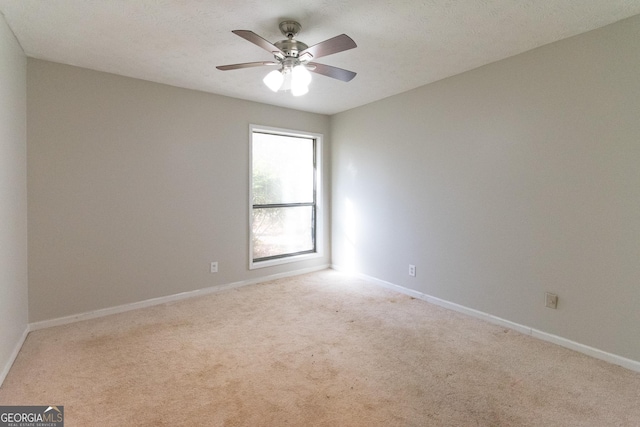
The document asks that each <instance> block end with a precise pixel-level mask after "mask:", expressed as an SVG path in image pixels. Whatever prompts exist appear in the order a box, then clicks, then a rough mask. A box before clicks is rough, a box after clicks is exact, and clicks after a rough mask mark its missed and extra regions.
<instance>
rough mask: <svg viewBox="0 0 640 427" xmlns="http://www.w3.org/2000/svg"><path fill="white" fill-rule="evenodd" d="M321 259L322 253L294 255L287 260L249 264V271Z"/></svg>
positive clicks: (271, 260)
mask: <svg viewBox="0 0 640 427" xmlns="http://www.w3.org/2000/svg"><path fill="white" fill-rule="evenodd" d="M321 257H322V254H321V253H318V252H315V253H312V254H303V255H294V256H290V257H286V258H278V259H270V260H267V261H257V262H253V261H251V262H250V263H249V270H256V269H258V268H264V267H273V266H275V265H282V264H288V263H290V262H299V261H306V260H309V259H316V258H321Z"/></svg>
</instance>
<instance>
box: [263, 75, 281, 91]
mask: <svg viewBox="0 0 640 427" xmlns="http://www.w3.org/2000/svg"><path fill="white" fill-rule="evenodd" d="M262 81H263V82H264V84H265V85H267V87H268V88H269V89H271V90H272V91H274V92H277V91H278V90H279V89H280V87H281V86H282V82H283V81H284V76H283V75H282V73H281V72H280V70H273V71H271V72H270V73H269V74H267V75H266V76H265V77H264V79H263V80H262Z"/></svg>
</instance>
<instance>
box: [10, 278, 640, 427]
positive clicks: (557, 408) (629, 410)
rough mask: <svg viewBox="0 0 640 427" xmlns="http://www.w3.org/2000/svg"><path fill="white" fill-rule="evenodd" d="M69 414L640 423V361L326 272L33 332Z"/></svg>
mask: <svg viewBox="0 0 640 427" xmlns="http://www.w3.org/2000/svg"><path fill="white" fill-rule="evenodd" d="M8 404H20V405H53V404H56V405H64V412H65V418H66V420H65V421H66V423H65V425H66V426H67V427H71V426H183V425H185V426H186V425H189V426H440V425H444V426H639V425H640V374H638V373H635V372H632V371H629V370H625V369H623V368H621V367H618V366H615V365H611V364H608V363H605V362H602V361H599V360H596V359H592V358H589V357H587V356H584V355H581V354H579V353H576V352H573V351H570V350H567V349H564V348H561V347H558V346H555V345H553V344H549V343H546V342H543V341H539V340H536V339H533V338H531V337H528V336H525V335H522V334H519V333H517V332H514V331H511V330H507V329H504V328H501V327H498V326H495V325H491V324H488V323H485V322H483V321H480V320H477V319H472V318H469V317H466V316H464V315H461V314H459V313H456V312H451V311H448V310H445V309H442V308H440V307H437V306H433V305H430V304H428V303H426V302H424V301H421V300H417V299H413V298H411V297H408V296H405V295H402V294H398V293H394V292H392V291H389V290H386V289H382V288H379V287H377V286H376V285H373V284H370V283H367V282H365V281H363V280H360V279H353V278H350V277H347V276H345V275H342V274H340V273H338V272H335V271H331V270H326V271H322V272H318V273H313V274H308V275H304V276H298V277H293V278H288V279H282V280H277V281H272V282H268V283H264V284H259V285H253V286H247V287H244V288H240V289H235V290H228V291H224V292H221V293H218V294H214V295H210V296H207V297H202V298H198V299H190V300H185V301H181V302H177V303H171V304H165V305H161V306H156V307H152V308H147V309H142V310H136V311H132V312H128V313H123V314H118V315H113V316H109V317H104V318H101V319H95V320H89V321H84V322H79V323H75V324H72V325H66V326H60V327H55V328H50V329H46V330H40V331H36V332H33V333H31V334H29V336H28V338H27V340H26V342H25V345H24V347H23V349H22V351H21V352H20V355H19V356H18V359H17V360H16V362H15V364H14V366H13V368H12V370H11V372H10V373H9V375H8V377H7V379H6V381H5V384H4V386H3V387H2V388H1V389H0V405H8Z"/></svg>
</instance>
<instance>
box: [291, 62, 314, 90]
mask: <svg viewBox="0 0 640 427" xmlns="http://www.w3.org/2000/svg"><path fill="white" fill-rule="evenodd" d="M291 74H292V75H291V78H292V79H293V84H294V85H300V86H309V84H310V83H311V73H310V72H309V70H307V67H305V66H304V65H296V66H295V67H293V71H292V72H291Z"/></svg>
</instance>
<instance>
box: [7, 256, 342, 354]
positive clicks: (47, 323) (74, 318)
mask: <svg viewBox="0 0 640 427" xmlns="http://www.w3.org/2000/svg"><path fill="white" fill-rule="evenodd" d="M329 267H330V266H329V265H328V264H324V265H321V266H316V267H310V268H305V269H300V270H294V271H287V272H284V273H278V274H272V275H269V276H262V277H258V278H255V279H248V280H241V281H239V282H233V283H227V284H224V285H216V286H211V287H208V288H202V289H196V290H194V291H189V292H181V293H179V294H173V295H167V296H164V297H158V298H152V299H148V300H144V301H138V302H134V303H130V304H124V305H119V306H116V307H109V308H102V309H99V310H93V311H88V312H84V313H79V314H74V315H71V316H65V317H58V318H56V319H51V320H42V321H40V322H33V323H30V324H29V331H36V330H38V329H45V328H51V327H53V326H60V325H66V324H69V323H74V322H80V321H82V320H89V319H96V318H98V317H104V316H110V315H112V314H118V313H124V312H127V311H131V310H137V309H139V308H146V307H152V306H155V305H160V304H166V303H168V302H175V301H180V300H184V299H188V298H195V297H199V296H203V295H209V294H214V293H217V292H222V291H225V290H227V289H235V288H240V287H242V286H247V285H254V284H256V283H262V282H268V281H270V280H275V279H281V278H283V277H290V276H299V275H301V274H306V273H312V272H314V271H319V270H326V269H327V268H329ZM18 350H19V349H18Z"/></svg>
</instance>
